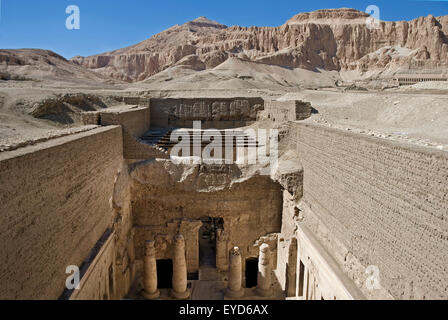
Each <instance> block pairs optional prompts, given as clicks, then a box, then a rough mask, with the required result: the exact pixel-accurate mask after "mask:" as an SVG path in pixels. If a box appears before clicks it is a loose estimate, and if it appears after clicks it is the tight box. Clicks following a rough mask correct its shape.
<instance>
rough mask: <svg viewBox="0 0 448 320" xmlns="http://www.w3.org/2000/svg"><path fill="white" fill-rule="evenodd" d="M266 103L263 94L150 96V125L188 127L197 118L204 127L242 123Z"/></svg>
mask: <svg viewBox="0 0 448 320" xmlns="http://www.w3.org/2000/svg"><path fill="white" fill-rule="evenodd" d="M263 106H264V101H263V99H261V98H213V99H212V98H198V99H151V127H153V128H167V127H186V128H189V127H192V126H193V121H195V120H197V121H202V128H203V129H209V128H215V129H226V128H236V127H243V126H245V125H247V124H248V123H251V122H253V121H255V120H256V119H257V113H258V112H259V111H261V110H263Z"/></svg>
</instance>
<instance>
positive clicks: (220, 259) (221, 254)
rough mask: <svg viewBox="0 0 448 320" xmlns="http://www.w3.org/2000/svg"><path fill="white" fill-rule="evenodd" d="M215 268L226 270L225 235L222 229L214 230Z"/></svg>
mask: <svg viewBox="0 0 448 320" xmlns="http://www.w3.org/2000/svg"><path fill="white" fill-rule="evenodd" d="M216 268H217V269H218V271H227V270H229V267H228V265H227V236H226V234H225V232H224V230H222V229H218V230H216Z"/></svg>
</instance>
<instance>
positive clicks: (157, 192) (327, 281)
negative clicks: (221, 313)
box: [0, 9, 448, 300]
mask: <svg viewBox="0 0 448 320" xmlns="http://www.w3.org/2000/svg"><path fill="white" fill-rule="evenodd" d="M366 17H368V15H366V14H364V13H362V12H359V11H356V10H352V9H341V10H334V11H332V10H322V11H319V12H314V13H309V14H305V13H303V14H299V15H296V16H294V17H293V18H292V19H291V20H289V21H288V22H287V23H286V24H285V25H283V26H280V27H275V28H270V27H269V28H268V27H251V28H241V27H237V26H236V27H230V28H228V27H226V26H224V25H220V24H217V23H214V22H213V21H210V20H207V19H205V18H199V19H198V20H195V21H193V22H191V23H189V24H187V25H182V26H176V27H173V28H172V29H170V31H169V33H167V32H164V33H161V34H159V35H157V36H155V37H153V38H151V39H150V40H147V42H148V43H150V44H151V45H152V44H153V43H156V42H157V39H159V40H160V38H163V39H165V38H169V35H170V34H171V36H172V35H173V34H178V33H181V34H184V33H186V34H188V37H186V38H187V39H188V40H189V41H190V42H189V44H181V45H179V47H173V46H170V45H168V43H167V42H161V43H163V45H162V44H161V45H160V47H161V50H160V54H158V55H157V56H156V55H155V54H154V53H153V52H146V51H147V50H146V49H145V48H148V47H150V45H149V44H148V43H146V42H144V43H141V44H139V45H137V46H134V47H130V48H127V49H126V50H124V49H123V50H122V51H117V52H113V53H108V54H104V55H98V56H92V57H86V58H82V57H76V58H74V59H73V61H68V60H65V59H64V60H63V61H62V60H61V59H62V58H60V57H58V56H57V55H54V54H53V55H50V54H48V52H44V51H35V52H32V53H30V52H28V51H26V50H25V51H23V50H17V51H13V50H12V51H11V50H10V51H8V50H0V65H2V63H3V64H4V65H5V66H7V67H8V70H9V71H10V72H12V71H14V70H22V69H20V68H19V67H18V65H19V64H27V63H29V61H31V60H32V61H35V62H36V61H39V63H41V62H42V61H44V60H43V58H36V59H34V58H31V57H36V56H37V57H46V58H45V59H48V61H52V62H51V63H52V65H53V66H54V68H56V67H57V68H59V67H60V68H62V66H68V65H69V66H70V68H79V70H82V77H84V78H86V79H89V81H91V82H89V83H90V84H87V82H85V83H84V82H83V83H81V84H80V83H78V82H76V81H78V80H79V79H77V80H76V81H75V80H73V81H74V82H73V83H77V84H78V85H79V86H76V85H75V84H74V85H73V87H70V90H68V89H66V88H65V87H64V88H61V87H56V86H53V85H51V86H50V85H49V84H46V83H45V84H40V83H39V82H36V83H34V82H32V81H31V82H25V83H22V82H20V83H19V84H17V83H15V82H11V81H13V80H8V81H7V80H4V82H3V80H2V82H1V83H0V85H1V86H0V102H1V106H2V108H4V109H2V110H3V111H2V113H1V117H4V118H2V119H13V118H14V117H17V118H20V117H19V116H18V115H17V114H18V113H13V112H12V111H11V113H7V110H15V111H14V112H22V111H21V110H27V112H28V113H27V115H26V117H28V118H24V119H28V120H26V121H27V124H26V125H25V124H23V126H24V128H23V130H22V131H20V130H19V131H20V132H19V133H16V132H14V133H13V132H12V128H13V126H8V122H5V125H4V127H3V128H2V130H4V131H2V133H4V137H2V138H4V140H1V141H0V142H1V144H0V147H1V149H0V181H1V184H0V213H1V215H0V243H1V245H0V261H1V263H0V299H64V300H89V299H92V300H102V299H104V300H107V299H109V300H119V299H137V300H357V299H447V298H448V272H447V270H446V265H447V263H448V249H447V248H448V153H447V150H448V147H447V146H448V142H447V141H446V135H445V134H446V133H447V131H446V130H447V128H448V122H447V120H448V118H447V117H446V114H447V108H448V105H447V99H446V96H447V95H446V94H447V92H448V91H444V90H445V89H443V88H440V87H437V86H439V85H440V84H442V85H444V84H445V83H446V80H447V79H446V78H447V73H446V69H443V68H442V67H440V66H441V65H442V64H443V63H448V61H447V59H448V56H447V54H448V49H447V48H448V42H447V36H446V35H447V34H448V32H447V30H448V29H447V16H445V17H439V18H435V17H432V16H431V17H426V18H420V19H417V20H415V21H412V22H400V23H392V22H387V23H386V22H384V23H383V24H384V25H383V29H381V30H379V31H375V32H374V33H373V35H372V39H373V40H372V41H370V42H369V43H368V45H364V44H365V41H364V40H366V38H367V35H366V33H367V31H366V29H365V28H364V26H361V25H362V24H363V23H364V22H362V21H364V20H363V19H365V18H366ZM316 21H322V22H321V23H317V22H316ZM360 21H361V22H360ZM342 24H345V25H346V28H345V29H344V28H342V27H341V25H342ZM358 24H359V25H360V26H359V27H356V26H357V25H358ZM187 27H188V28H192V29H195V28H196V29H197V30H196V29H195V30H196V31H197V32H196V31H195V32H192V31H191V30H192V29H188V30H189V31H187ZM421 28H423V29H424V30H428V32H427V34H428V36H427V37H425V38H424V40H422V41H423V44H424V46H423V44H421V43H419V41H417V40H416V37H415V34H417V33H418V32H419V30H421ZM436 29H437V30H436ZM350 30H358V31H357V33H358V36H359V37H358V38H356V36H355V34H356V32H351V31H350ZM404 30H408V34H409V36H408V37H407V38H406V39H401V37H402V36H403V33H404ZM385 33H387V34H388V38H387V39H389V40H388V41H387V43H386V44H385V43H383V45H384V46H383V47H380V42H381V41H379V40H378V39H380V38H381V39H382V37H386V36H385V35H384V34H385ZM312 34H314V35H315V36H314V37H315V38H316V39H317V38H318V39H319V41H317V42H316V43H311V39H312V38H313V36H312ZM434 35H436V36H434ZM333 36H334V37H335V39H333V38H331V37H333ZM433 36H434V37H436V40H434V38H433ZM330 38H331V39H330ZM176 39H177V38H176ZM219 39H233V41H232V42H228V41H227V40H225V41H224V40H223V41H220V40H219ZM341 39H344V41H345V42H344V41H342V40H341ZM193 40H194V41H193ZM359 42H361V44H360V43H359ZM335 43H337V46H333V45H334V44H335ZM399 45H401V46H403V47H406V48H408V49H406V50H409V52H408V51H406V50H404V49H399V48H398V47H396V46H399ZM394 46H395V47H394ZM355 47H359V48H360V49H359V50H355V49H354V48H355ZM176 48H177V49H176ZM394 48H395V49H394ZM393 50H396V51H397V52H399V54H398V53H397V55H394V54H390V52H395V51H393ZM141 51H145V52H146V53H145V54H141ZM237 51H238V52H237ZM364 51H365V52H364ZM404 51H406V54H404V53H403V52H404ZM172 52H178V54H172ZM243 53H244V55H243ZM138 55H141V56H140V58H139V59H141V60H144V61H143V62H142V61H141V60H138V59H136V58H135V56H138ZM375 55H376V56H378V57H381V59H383V65H381V66H380V64H381V60H379V59H377V58H375ZM426 55H428V57H433V58H431V59H430V58H428V59H427V60H428V61H427V62H425V63H422V64H423V65H422V66H421V68H420V69H418V72H414V71H412V70H414V69H412V68H411V67H410V65H411V62H412V61H414V60H418V61H420V60H419V59H423V58H422V56H426ZM386 56H387V57H388V58H387V59H386V58H385V57H386ZM133 57H134V58H133ZM27 59H30V60H27ZM171 60H175V61H171ZM429 60H430V61H429ZM136 61H140V63H139V64H138V65H134V63H136ZM425 61H426V60H425ZM19 62H20V63H19ZM33 63H34V62H33ZM36 63H37V62H36ZM42 63H43V62H42ZM226 63H227V66H226V68H227V67H229V64H230V63H233V64H236V65H237V68H236V69H235V70H243V69H241V68H243V66H244V68H246V67H247V66H250V68H254V70H255V69H256V68H270V69H269V70H271V71H272V72H271V73H269V72H268V71H266V70H267V69H257V70H262V71H260V72H262V73H263V74H265V76H266V79H267V80H266V81H267V82H268V81H271V80H270V79H271V78H269V77H268V76H273V75H275V72H277V71H275V70H277V69H275V68H276V66H277V67H278V66H279V65H281V66H283V67H282V68H284V69H285V70H283V71H282V72H283V73H282V74H283V75H285V78H282V79H283V80H284V79H289V78H288V77H289V72H293V71H292V70H296V69H294V68H302V69H303V70H302V71H300V72H302V73H301V74H307V75H308V73H307V72H316V71H312V70H313V69H314V68H316V67H319V68H323V69H324V71H321V72H320V73H319V75H316V78H313V79H316V80H313V81H316V83H324V82H325V85H322V86H314V84H312V83H314V82H313V81H311V82H310V81H308V80H307V81H308V82H306V83H307V84H306V85H304V86H305V87H303V86H301V87H297V86H295V85H292V84H287V83H286V82H284V81H283V80H282V81H281V80H279V79H280V78H276V79H277V80H275V81H276V86H277V84H278V85H279V86H282V88H281V89H278V90H279V91H276V89H272V90H271V89H269V90H267V89H266V90H265V89H262V88H261V87H255V88H252V89H250V90H249V89H246V88H240V87H239V86H240V85H241V83H243V82H244V83H245V84H248V83H257V82H256V81H255V80H254V82H251V81H252V80H253V79H252V80H251V78H250V77H252V76H253V75H252V74H245V73H244V72H241V71H238V72H239V74H238V76H237V77H233V76H232V79H230V80H229V81H232V82H229V83H236V87H237V89H235V90H233V91H232V90H227V91H226V90H224V89H223V90H221V89H216V88H215V89H210V90H209V89H206V90H199V91H195V90H193V89H192V90H186V91H183V90H181V89H178V90H174V89H173V90H171V89H170V90H168V89H167V90H159V89H157V86H159V85H160V84H161V83H162V84H163V83H166V85H167V86H168V85H170V83H172V81H175V80H167V79H169V77H171V76H172V74H175V72H174V71H175V70H184V71H185V70H186V69H185V68H187V69H188V70H189V71H188V74H190V72H193V71H192V70H193V69H194V72H198V73H194V74H196V75H198V74H200V75H201V76H204V77H206V75H207V74H208V75H210V74H209V73H206V72H209V71H207V70H209V69H213V70H214V71H213V72H216V74H221V75H223V73H219V72H220V71H219V70H220V69H219V67H218V66H220V65H221V64H226ZM433 64H435V65H436V66H437V68H438V69H437V70H441V71H440V72H439V71H434V69H432V68H433ZM403 65H406V66H407V69H406V68H404V69H403V68H402V67H403ZM221 67H222V65H221ZM286 67H288V68H286ZM380 67H381V68H383V69H384V70H385V69H387V70H389V69H390V68H392V67H396V68H399V67H400V68H402V69H400V71H398V69H397V70H395V71H394V72H393V73H392V72H389V71H388V72H389V73H388V72H385V73H384V74H380V75H377V77H375V78H368V79H367V78H366V77H364V78H362V77H361V78H359V79H358V80H357V81H348V80H347V79H346V78H344V77H342V76H341V77H339V76H338V77H339V78H337V77H335V78H334V79H333V78H332V77H333V76H332V75H331V76H330V73H331V72H340V74H341V75H342V74H343V73H344V72H355V71H356V72H358V71H360V70H364V69H369V68H371V69H372V68H380ZM30 68H31V69H32V67H30ZM64 68H65V67H64ZM95 68H96V69H98V70H97V71H95V72H92V71H91V69H95ZM168 68H172V69H168ZM179 68H180V69H179ZM214 68H218V69H214ZM33 70H34V69H33ZM42 70H46V69H42ZM64 70H65V69H64ZM74 70H78V69H74ZM167 70H168V71H167ZM226 70H227V69H226ZM310 70H311V71H310ZM325 70H326V71H325ZM424 70H427V71H424ZM428 70H429V71H428ZM296 71H297V70H296ZM296 71H294V72H296ZM67 72H68V71H67ZM79 72H81V71H79ZM169 72H172V74H171V73H169ZM200 72H202V73H200ZM257 72H258V71H257ZM297 72H298V71H297ZM325 72H329V73H328V74H327V73H325ZM316 73H318V72H316ZM192 74H193V73H192ZM286 74H288V75H286ZM347 74H348V73H347ZM46 76H47V75H44V77H46ZM184 76H185V75H182V77H184ZM324 76H325V77H327V76H328V78H326V80H322V79H323V78H319V77H324ZM107 77H110V78H107ZM150 77H155V78H150ZM157 77H159V78H157ZM182 77H180V78H182ZM188 77H189V76H188ZM188 77H187V78H182V79H184V80H182V81H185V82H184V83H187V82H188V83H189V84H186V85H191V84H192V83H194V81H193V80H192V79H199V78H188ZM198 77H199V76H198ZM247 77H249V78H247ZM106 78H107V81H106V80H104V79H106ZM147 79H150V80H151V79H152V80H151V81H152V82H151V84H150V86H152V85H157V86H156V87H147V88H144V85H145V83H144V82H145V81H146V80H147ZM185 79H187V80H188V79H189V80H188V81H186V80H185ZM263 79H264V78H263ZM329 79H331V80H329ZM122 80H126V81H131V82H134V81H143V82H141V83H137V84H129V83H128V84H125V83H123V82H118V81H122ZM14 81H15V80H14ZM17 81H18V80H17ZM100 81H103V82H101V88H100V85H99V87H94V86H95V84H94V83H95V82H100ZM104 81H106V82H104ZM198 81H203V83H204V85H206V84H205V83H206V82H210V81H211V80H210V78H207V77H206V78H205V80H200V79H199V80H198ZM217 81H218V80H217ZM219 81H224V80H222V78H220V80H219ZM226 81H227V80H226ZM233 81H237V82H233ZM241 81H243V82H241ZM257 81H258V80H257ZM263 81H264V80H263ZM418 82H424V83H428V85H429V84H431V85H434V86H436V87H434V88H435V89H434V88H432V89H431V88H430V89H428V90H429V91H425V90H426V89H425V88H422V87H414V86H419V85H422V84H421V83H418ZM11 83H13V84H11ZM272 83H274V82H272ZM328 83H329V85H328V86H327V84H328ZM366 83H368V85H366ZM434 83H436V84H434ZM47 85H48V86H47ZM90 85H91V86H92V87H88V86H90ZM127 85H129V86H130V87H127ZM181 85H182V83H181ZM61 86H65V84H64V85H61ZM17 88H19V89H17ZM412 90H415V91H412ZM17 92H19V93H17ZM48 92H50V93H48ZM417 93H418V94H417ZM16 97H18V98H16ZM31 97H32V98H31ZM425 99H426V100H425ZM367 100H369V101H370V102H366V101H367ZM411 100H412V101H416V102H415V103H416V104H418V107H419V108H421V109H419V110H418V111H416V110H417V108H413V109H412V110H413V111H412V112H409V111H408V109H406V108H407V107H409V105H410V104H411V102H410V101H411ZM11 106H12V107H11ZM346 106H347V107H346ZM8 108H10V109H8ZM17 110H19V111H17ZM8 112H9V111H8ZM23 117H25V116H24V115H23ZM5 121H6V120H5ZM11 121H12V120H11ZM17 121H19V120H17ZM20 121H22V120H20ZM23 121H25V120H23ZM34 123H38V124H36V125H35V124H34ZM28 125H29V126H30V127H27V126H28ZM33 125H34V126H36V127H37V126H42V127H38V129H39V130H37V129H33V130H34V131H33V130H32V128H31V127H32V126H33ZM44 126H47V127H44ZM19 127H20V125H19V126H17V128H19ZM14 128H15V127H14ZM27 128H30V129H29V131H27V130H28V129H27ZM56 129H57V130H56ZM51 130H54V131H51ZM41 133H42V134H41ZM44 133H45V134H44ZM77 270H78V271H79V273H77ZM78 280H79V281H78Z"/></svg>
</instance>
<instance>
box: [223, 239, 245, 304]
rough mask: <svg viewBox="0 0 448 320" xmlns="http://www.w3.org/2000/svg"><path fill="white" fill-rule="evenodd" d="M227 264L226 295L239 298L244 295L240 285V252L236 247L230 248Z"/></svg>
mask: <svg viewBox="0 0 448 320" xmlns="http://www.w3.org/2000/svg"><path fill="white" fill-rule="evenodd" d="M229 264H230V266H229V283H228V286H227V291H226V297H228V298H241V297H242V296H244V288H243V287H242V286H241V283H242V281H243V274H242V273H243V271H242V268H241V252H240V249H239V248H238V247H234V248H233V249H232V250H230V256H229Z"/></svg>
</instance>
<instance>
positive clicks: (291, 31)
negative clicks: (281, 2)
mask: <svg viewBox="0 0 448 320" xmlns="http://www.w3.org/2000/svg"><path fill="white" fill-rule="evenodd" d="M367 19H368V15H367V14H366V13H364V12H361V11H357V10H355V9H327V10H318V11H315V12H311V13H300V14H298V15H295V16H294V17H292V18H291V19H290V20H288V21H287V22H285V24H283V25H282V26H278V27H240V26H232V27H227V26H225V25H222V24H220V23H217V22H214V21H211V20H208V19H207V18H205V17H200V18H198V19H196V20H193V21H190V22H187V23H185V24H183V25H176V26H173V27H171V28H169V29H168V30H165V31H163V32H161V33H159V34H157V35H155V36H153V37H151V38H150V39H147V40H145V41H143V42H141V43H139V44H136V45H134V46H131V47H128V48H123V49H120V50H116V51H112V52H107V53H103V54H99V55H95V56H91V57H75V58H73V59H72V61H73V62H75V63H77V64H79V65H81V66H84V67H87V68H89V69H92V70H94V71H96V72H97V73H99V74H102V75H106V76H109V77H112V78H115V79H120V80H125V81H128V82H136V81H142V80H145V79H147V78H149V77H150V76H153V75H155V74H157V73H159V72H161V71H163V70H165V69H167V68H169V67H172V66H174V65H176V64H177V63H178V62H179V61H181V60H182V61H183V62H182V64H183V65H184V66H188V67H190V68H191V69H194V70H195V71H198V70H205V69H213V68H215V67H216V66H218V65H220V64H221V63H223V62H224V61H226V60H227V59H229V58H231V57H238V58H240V59H243V60H248V61H252V62H261V63H265V64H269V65H277V66H282V67H289V68H301V69H307V70H314V69H315V68H319V69H323V70H327V71H332V70H336V71H350V70H356V71H360V72H365V71H372V70H380V71H385V70H396V69H398V68H400V67H409V65H411V66H413V65H417V66H420V67H440V66H446V65H447V61H448V16H443V17H433V16H431V15H430V16H427V17H420V18H418V19H415V20H412V21H399V22H384V21H381V22H380V24H379V28H377V29H370V28H369V26H368V24H366V20H367Z"/></svg>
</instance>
